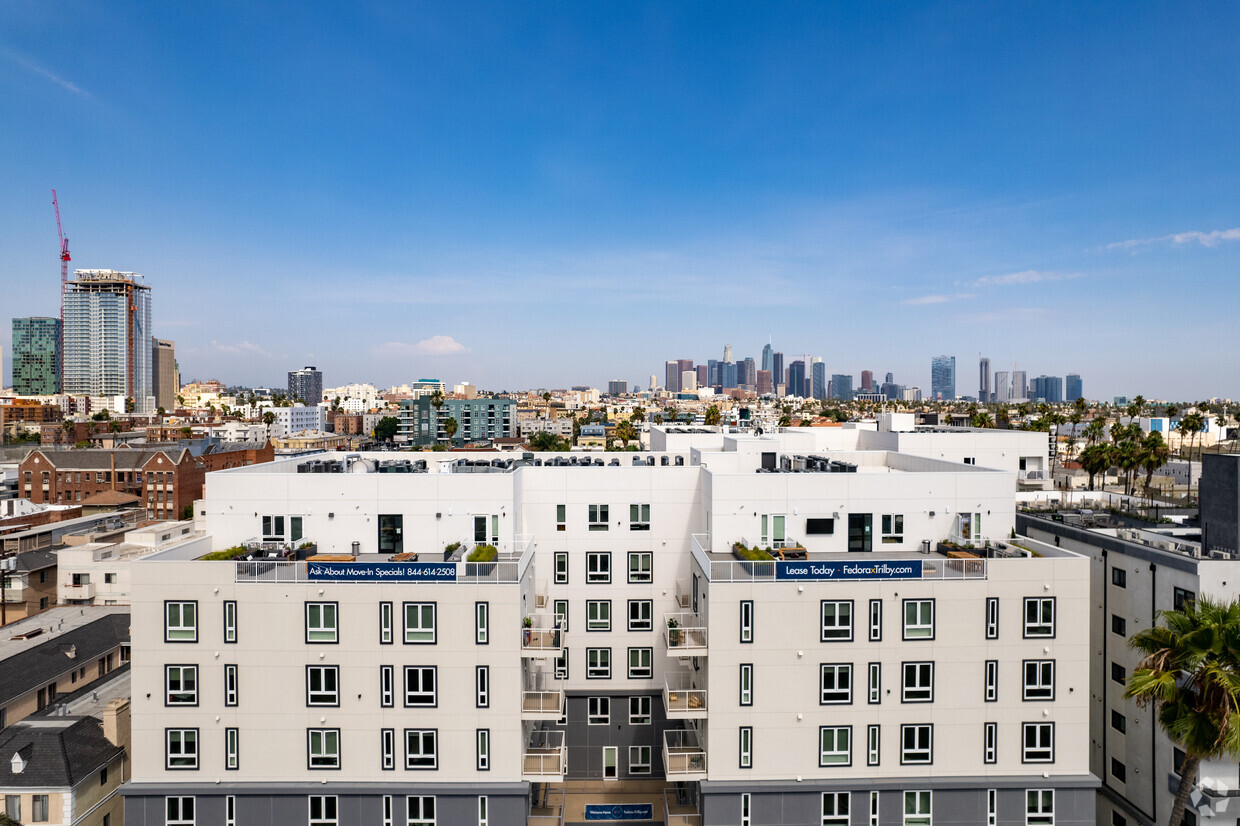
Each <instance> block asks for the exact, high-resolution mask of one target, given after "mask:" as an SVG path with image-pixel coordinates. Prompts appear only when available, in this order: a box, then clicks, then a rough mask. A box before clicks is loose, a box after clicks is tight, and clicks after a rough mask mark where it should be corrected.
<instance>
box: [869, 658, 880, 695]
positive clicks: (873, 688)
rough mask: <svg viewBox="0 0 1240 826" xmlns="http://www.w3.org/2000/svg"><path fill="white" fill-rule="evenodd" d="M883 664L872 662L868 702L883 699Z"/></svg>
mask: <svg viewBox="0 0 1240 826" xmlns="http://www.w3.org/2000/svg"><path fill="white" fill-rule="evenodd" d="M882 692H883V664H882V663H870V680H869V697H868V702H870V703H879V702H882V699H883V693H882Z"/></svg>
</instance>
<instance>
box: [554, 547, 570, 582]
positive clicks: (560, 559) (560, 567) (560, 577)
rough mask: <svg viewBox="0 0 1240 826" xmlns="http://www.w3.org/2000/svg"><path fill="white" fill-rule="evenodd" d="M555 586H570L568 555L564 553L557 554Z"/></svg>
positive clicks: (558, 552)
mask: <svg viewBox="0 0 1240 826" xmlns="http://www.w3.org/2000/svg"><path fill="white" fill-rule="evenodd" d="M555 584H556V585H567V584H568V554H567V553H565V552H564V551H557V552H556V554H555Z"/></svg>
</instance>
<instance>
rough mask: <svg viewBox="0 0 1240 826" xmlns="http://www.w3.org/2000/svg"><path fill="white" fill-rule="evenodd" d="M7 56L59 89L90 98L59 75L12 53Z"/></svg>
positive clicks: (82, 90)
mask: <svg viewBox="0 0 1240 826" xmlns="http://www.w3.org/2000/svg"><path fill="white" fill-rule="evenodd" d="M7 54H8V56H9V57H11V58H13V60H15V61H17V63H18V64H19V65H20V66H21V67H22V68H24V69H25V70H26V71H28V72H34V73H35V74H36V75H41V76H43V77H45V78H47V79H48V80H50V81H51V82H52V83H55V84H56V85H58V86H59V87H60V88H62V89H66V90H68V91H70V92H72V93H73V94H75V95H79V96H80V97H84V98H87V99H89V98H90V92H87V91H86V90H85V89H81V88H79V87H78V86H76V85H74V84H72V83H70V82H69V81H67V80H65V79H64V78H63V77H60V76H59V75H55V74H53V73H52V72H49V71H48V70H47V69H44V68H43V67H42V66H39V65H38V64H35V63H31V62H30V61H29V60H26V58H24V57H21V56H20V55H16V54H14V53H13V52H8V53H7Z"/></svg>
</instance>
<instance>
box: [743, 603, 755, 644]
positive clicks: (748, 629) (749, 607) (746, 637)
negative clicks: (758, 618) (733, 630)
mask: <svg viewBox="0 0 1240 826" xmlns="http://www.w3.org/2000/svg"><path fill="white" fill-rule="evenodd" d="M740 618H741V642H742V643H745V644H748V643H752V642H753V600H752V599H743V600H741V606H740Z"/></svg>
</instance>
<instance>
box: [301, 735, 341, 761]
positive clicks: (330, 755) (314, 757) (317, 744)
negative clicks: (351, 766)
mask: <svg viewBox="0 0 1240 826" xmlns="http://www.w3.org/2000/svg"><path fill="white" fill-rule="evenodd" d="M306 742H307V746H306V748H307V753H308V754H309V760H308V765H309V767H310V768H311V769H338V768H340V729H338V728H312V729H307V730H306Z"/></svg>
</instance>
